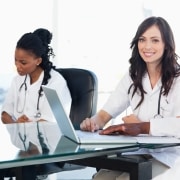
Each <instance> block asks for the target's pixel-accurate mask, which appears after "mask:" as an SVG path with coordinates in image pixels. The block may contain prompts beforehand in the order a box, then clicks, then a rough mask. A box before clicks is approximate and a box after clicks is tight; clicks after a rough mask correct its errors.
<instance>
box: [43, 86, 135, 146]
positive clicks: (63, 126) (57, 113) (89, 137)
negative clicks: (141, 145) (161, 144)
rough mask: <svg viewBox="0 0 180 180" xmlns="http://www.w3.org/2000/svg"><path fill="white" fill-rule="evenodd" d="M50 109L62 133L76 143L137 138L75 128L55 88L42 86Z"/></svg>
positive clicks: (103, 142)
mask: <svg viewBox="0 0 180 180" xmlns="http://www.w3.org/2000/svg"><path fill="white" fill-rule="evenodd" d="M42 88H43V91H44V93H45V96H46V98H47V100H48V102H49V105H50V107H51V110H52V112H53V114H54V117H55V119H56V121H57V124H58V126H59V128H60V130H61V132H62V134H63V135H64V136H65V137H67V138H69V139H71V140H72V141H74V142H76V143H78V144H114V143H116V144H124V143H126V144H135V143H137V139H136V138H134V137H131V136H123V135H99V133H98V132H95V133H92V132H86V131H81V130H75V129H74V127H73V124H72V122H71V120H70V118H69V116H68V115H67V114H66V112H65V109H64V107H63V105H62V103H61V101H60V98H59V96H58V94H57V92H56V90H54V89H51V88H48V87H46V86H42Z"/></svg>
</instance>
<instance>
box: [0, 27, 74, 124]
mask: <svg viewBox="0 0 180 180" xmlns="http://www.w3.org/2000/svg"><path fill="white" fill-rule="evenodd" d="M51 40H52V33H50V32H49V31H48V30H47V29H43V28H39V29H37V30H35V31H34V32H30V33H25V34H24V35H23V36H22V37H21V38H20V39H19V40H18V42H17V45H16V48H15V66H16V68H17V72H18V75H17V76H16V77H15V78H14V79H13V81H12V84H11V87H10V89H9V92H8V94H7V96H6V99H5V102H4V104H3V107H2V117H1V118H2V122H3V123H5V124H7V123H19V122H32V121H40V120H46V121H55V120H54V117H53V114H52V112H51V110H50V107H49V104H48V101H47V99H46V98H45V95H44V93H43V90H42V85H46V86H48V87H50V88H53V89H55V90H56V91H57V93H58V95H59V97H60V99H61V101H62V103H63V105H64V107H65V109H66V111H67V113H68V114H69V112H70V106H71V95H70V91H69V89H68V86H67V84H66V81H65V79H64V78H63V76H61V75H60V73H59V72H57V71H56V70H55V69H56V68H55V66H53V63H52V62H51V61H50V58H51V57H54V52H53V49H52V47H51V46H50V43H51Z"/></svg>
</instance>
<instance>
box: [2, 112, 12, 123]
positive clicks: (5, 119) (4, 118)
mask: <svg viewBox="0 0 180 180" xmlns="http://www.w3.org/2000/svg"><path fill="white" fill-rule="evenodd" d="M1 120H2V122H3V123H4V124H10V123H15V121H14V120H13V118H12V116H10V115H9V114H8V113H7V112H5V111H3V112H2V114H1Z"/></svg>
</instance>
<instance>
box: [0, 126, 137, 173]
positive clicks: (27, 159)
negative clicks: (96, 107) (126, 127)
mask: <svg viewBox="0 0 180 180" xmlns="http://www.w3.org/2000/svg"><path fill="white" fill-rule="evenodd" d="M1 129H2V131H1V136H0V139H1V142H3V146H1V147H2V148H1V153H0V172H1V170H3V169H7V168H15V167H23V166H30V165H39V164H46V163H53V162H67V161H73V160H79V159H85V158H91V157H97V156H105V155H111V154H115V153H116V152H118V153H120V152H126V151H133V150H137V149H138V148H139V146H138V144H136V143H135V144H119V145H118V144H110V145H105V144H104V145H98V144H97V145H78V144H76V143H74V142H73V141H71V140H69V139H68V138H65V137H64V136H61V133H60V131H59V129H58V126H57V125H56V124H55V123H48V122H40V123H38V126H37V123H15V124H7V125H4V124H1ZM80 164H81V163H80ZM82 164H83V163H82Z"/></svg>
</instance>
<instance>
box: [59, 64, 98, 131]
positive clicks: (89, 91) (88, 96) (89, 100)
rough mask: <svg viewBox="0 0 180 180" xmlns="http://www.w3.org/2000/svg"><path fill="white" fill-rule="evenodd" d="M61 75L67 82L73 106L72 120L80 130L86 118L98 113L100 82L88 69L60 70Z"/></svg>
mask: <svg viewBox="0 0 180 180" xmlns="http://www.w3.org/2000/svg"><path fill="white" fill-rule="evenodd" d="M57 71H58V72H59V73H61V74H62V75H63V77H64V78H65V79H66V81H67V85H68V87H69V90H70V93H71V97H72V105H71V111H70V119H71V121H72V123H73V125H74V127H75V129H80V126H79V125H80V123H81V122H82V120H83V119H85V118H86V117H91V116H92V115H94V114H95V113H96V109H97V98H98V81H97V77H96V75H95V74H94V73H93V72H92V71H89V70H86V69H78V68H59V69H57Z"/></svg>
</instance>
